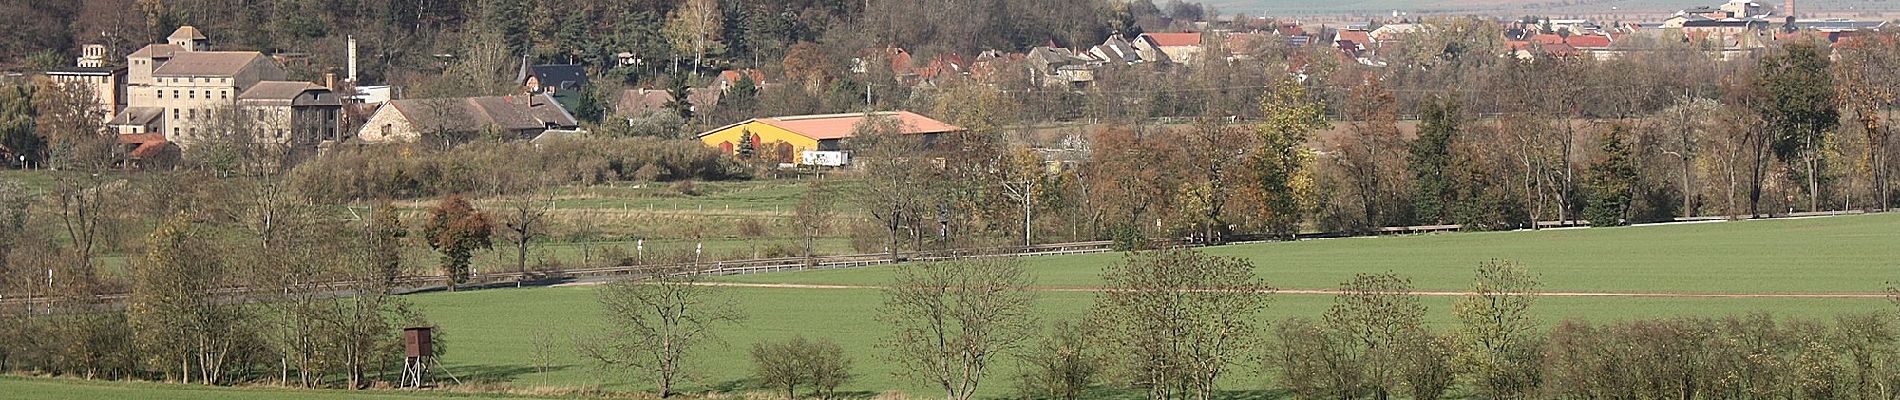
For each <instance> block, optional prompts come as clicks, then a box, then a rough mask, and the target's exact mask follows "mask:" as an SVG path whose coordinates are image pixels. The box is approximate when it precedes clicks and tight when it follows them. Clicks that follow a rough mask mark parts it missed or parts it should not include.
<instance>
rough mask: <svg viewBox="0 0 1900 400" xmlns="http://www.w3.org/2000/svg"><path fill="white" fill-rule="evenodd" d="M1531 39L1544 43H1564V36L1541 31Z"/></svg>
mask: <svg viewBox="0 0 1900 400" xmlns="http://www.w3.org/2000/svg"><path fill="white" fill-rule="evenodd" d="M1531 41H1533V42H1537V43H1542V44H1562V43H1563V42H1564V37H1563V36H1558V35H1557V34H1555V33H1540V34H1537V35H1536V36H1531Z"/></svg>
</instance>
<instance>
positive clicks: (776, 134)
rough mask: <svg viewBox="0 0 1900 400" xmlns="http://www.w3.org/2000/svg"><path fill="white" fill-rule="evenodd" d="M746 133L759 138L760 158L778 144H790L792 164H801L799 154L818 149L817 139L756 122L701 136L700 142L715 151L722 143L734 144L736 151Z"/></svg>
mask: <svg viewBox="0 0 1900 400" xmlns="http://www.w3.org/2000/svg"><path fill="white" fill-rule="evenodd" d="M745 132H752V136H758V137H759V149H758V150H756V151H757V153H755V154H758V155H759V156H769V155H770V153H769V152H771V151H775V150H774V149H776V148H777V144H776V143H779V142H784V143H790V144H791V145H792V157H791V158H792V159H791V162H792V163H793V164H797V163H799V161H800V160H799V156H798V155H799V153H802V152H804V151H806V150H817V149H818V140H816V139H812V138H809V137H805V136H804V135H799V134H796V133H792V131H788V130H784V129H779V128H778V127H776V126H772V125H767V124H765V123H762V122H756V121H753V122H746V123H743V124H739V125H733V126H732V127H729V128H726V129H721V130H718V131H713V133H712V134H708V135H706V136H701V137H700V138H699V141H700V142H702V143H705V144H706V146H708V147H712V148H715V149H717V148H719V144H720V143H725V142H732V148H733V149H734V150H735V151H736V150H737V149H738V148H739V137H740V136H744V133H745Z"/></svg>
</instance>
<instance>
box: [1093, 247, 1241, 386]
mask: <svg viewBox="0 0 1900 400" xmlns="http://www.w3.org/2000/svg"><path fill="white" fill-rule="evenodd" d="M1253 270H1254V266H1253V264H1251V263H1248V262H1246V261H1244V260H1240V259H1234V258H1217V257H1213V256H1208V255H1206V254H1202V253H1200V252H1196V251H1193V250H1186V249H1172V250H1160V251H1153V252H1145V253H1135V254H1131V255H1129V256H1128V260H1127V261H1126V262H1124V263H1122V264H1120V265H1115V266H1110V267H1108V269H1107V270H1105V271H1103V272H1102V279H1103V280H1105V281H1107V290H1105V291H1104V292H1102V294H1101V295H1100V297H1098V298H1096V301H1095V309H1094V315H1095V318H1096V320H1097V321H1101V322H1102V323H1103V324H1105V325H1106V326H1105V327H1104V328H1105V330H1104V331H1103V332H1102V338H1103V340H1105V341H1107V343H1109V344H1110V345H1111V346H1112V348H1113V349H1115V350H1116V351H1117V352H1118V353H1119V354H1122V355H1123V357H1124V358H1123V363H1124V365H1125V366H1126V368H1127V369H1129V372H1130V373H1131V376H1132V377H1133V379H1134V380H1135V381H1134V383H1135V384H1136V385H1139V386H1142V387H1146V388H1147V389H1148V398H1150V399H1170V398H1177V397H1185V398H1193V399H1200V400H1206V399H1208V398H1210V397H1212V396H1213V394H1214V389H1215V384H1216V382H1218V381H1219V379H1220V377H1221V375H1222V374H1224V373H1225V372H1227V370H1228V369H1229V367H1230V366H1232V365H1233V364H1234V363H1235V362H1237V361H1239V360H1240V359H1241V358H1242V357H1243V355H1245V354H1249V353H1248V352H1249V351H1250V350H1252V349H1253V347H1254V345H1256V344H1257V341H1258V337H1257V336H1258V335H1257V334H1256V333H1257V331H1258V329H1259V327H1258V326H1257V324H1256V323H1255V322H1254V321H1255V320H1256V319H1257V317H1258V313H1259V312H1260V311H1262V310H1264V309H1265V308H1266V307H1267V300H1268V298H1267V295H1268V294H1269V293H1270V292H1271V291H1272V290H1273V289H1272V288H1271V287H1269V286H1267V284H1266V282H1263V281H1261V280H1260V279H1259V278H1257V277H1255V276H1254V273H1253Z"/></svg>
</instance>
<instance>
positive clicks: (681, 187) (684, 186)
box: [673, 180, 699, 196]
mask: <svg viewBox="0 0 1900 400" xmlns="http://www.w3.org/2000/svg"><path fill="white" fill-rule="evenodd" d="M673 191H675V192H679V193H680V194H683V195H687V196H698V195H699V185H698V184H695V183H693V181H692V180H683V181H679V182H674V183H673Z"/></svg>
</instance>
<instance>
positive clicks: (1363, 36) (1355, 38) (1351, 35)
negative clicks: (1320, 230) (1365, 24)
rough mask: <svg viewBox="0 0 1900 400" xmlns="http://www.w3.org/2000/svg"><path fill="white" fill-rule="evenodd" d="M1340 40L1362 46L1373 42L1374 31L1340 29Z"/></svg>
mask: <svg viewBox="0 0 1900 400" xmlns="http://www.w3.org/2000/svg"><path fill="white" fill-rule="evenodd" d="M1335 41H1339V42H1353V43H1357V44H1359V45H1360V46H1366V45H1370V44H1372V33H1371V32H1366V31H1339V39H1337V40H1335Z"/></svg>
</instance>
